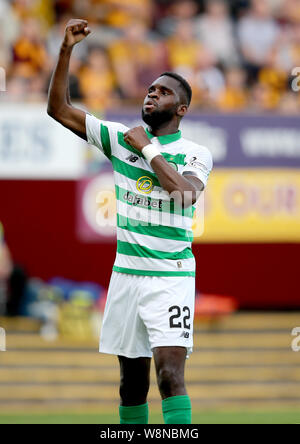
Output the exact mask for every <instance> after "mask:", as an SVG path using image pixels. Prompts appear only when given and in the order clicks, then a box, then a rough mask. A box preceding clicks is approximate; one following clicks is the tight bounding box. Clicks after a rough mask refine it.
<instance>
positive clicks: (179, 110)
mask: <svg viewBox="0 0 300 444" xmlns="http://www.w3.org/2000/svg"><path fill="white" fill-rule="evenodd" d="M187 110H188V106H187V105H182V104H181V105H179V106H178V108H177V116H179V117H184V116H185V115H186V113H187Z"/></svg>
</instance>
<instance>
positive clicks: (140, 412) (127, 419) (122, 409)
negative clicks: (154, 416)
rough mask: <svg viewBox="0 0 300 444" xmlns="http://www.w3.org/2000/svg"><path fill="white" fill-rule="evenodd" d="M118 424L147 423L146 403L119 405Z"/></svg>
mask: <svg viewBox="0 0 300 444" xmlns="http://www.w3.org/2000/svg"><path fill="white" fill-rule="evenodd" d="M119 414H120V424H148V403H147V402H146V404H142V405H134V406H130V407H126V406H124V405H120V406H119Z"/></svg>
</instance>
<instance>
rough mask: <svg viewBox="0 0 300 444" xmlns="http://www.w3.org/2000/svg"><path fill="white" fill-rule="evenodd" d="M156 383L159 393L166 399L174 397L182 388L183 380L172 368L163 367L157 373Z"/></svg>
mask: <svg viewBox="0 0 300 444" xmlns="http://www.w3.org/2000/svg"><path fill="white" fill-rule="evenodd" d="M157 383H158V388H159V390H160V393H161V394H162V395H164V396H166V397H169V396H174V395H175V394H177V392H178V391H180V390H182V389H183V388H184V378H183V375H181V373H180V372H178V370H177V369H176V368H174V367H170V366H168V365H165V366H163V367H161V368H160V369H159V370H158V372H157Z"/></svg>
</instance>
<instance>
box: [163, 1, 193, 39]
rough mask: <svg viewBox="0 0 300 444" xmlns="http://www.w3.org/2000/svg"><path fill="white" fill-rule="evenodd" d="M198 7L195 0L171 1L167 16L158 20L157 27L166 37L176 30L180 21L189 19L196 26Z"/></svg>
mask: <svg viewBox="0 0 300 444" xmlns="http://www.w3.org/2000/svg"><path fill="white" fill-rule="evenodd" d="M197 12H198V7H197V4H196V2H195V1H194V0H175V1H172V2H170V5H169V8H168V9H167V14H166V17H164V18H162V19H161V20H158V23H157V29H158V31H159V33H160V34H161V35H162V36H164V37H169V36H171V35H172V34H174V32H175V31H176V28H177V24H178V22H181V21H183V20H188V21H190V22H193V23H192V27H193V26H194V21H195V18H196V16H197Z"/></svg>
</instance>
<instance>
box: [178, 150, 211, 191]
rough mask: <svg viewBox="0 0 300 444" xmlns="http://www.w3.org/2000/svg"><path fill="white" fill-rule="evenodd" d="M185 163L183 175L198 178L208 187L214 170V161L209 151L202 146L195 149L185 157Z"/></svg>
mask: <svg viewBox="0 0 300 444" xmlns="http://www.w3.org/2000/svg"><path fill="white" fill-rule="evenodd" d="M185 163H186V164H185V166H184V168H183V170H182V174H183V175H187V174H191V175H192V176H196V177H198V179H200V180H201V182H202V183H203V185H204V186H205V187H206V185H207V181H208V178H209V175H210V173H211V171H212V168H213V159H212V155H211V153H210V152H209V150H208V149H207V148H205V147H200V146H199V147H198V148H194V149H193V150H191V151H190V152H189V153H188V154H187V155H186V156H185Z"/></svg>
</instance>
